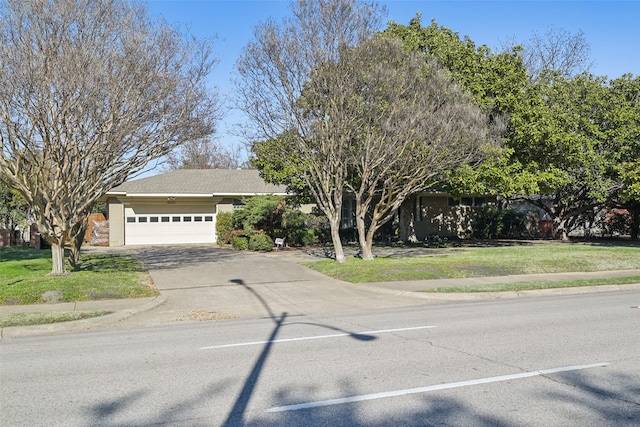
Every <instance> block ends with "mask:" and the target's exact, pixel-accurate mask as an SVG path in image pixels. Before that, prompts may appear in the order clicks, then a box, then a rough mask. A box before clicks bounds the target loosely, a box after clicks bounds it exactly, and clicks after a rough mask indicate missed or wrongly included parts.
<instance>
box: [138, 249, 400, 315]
mask: <svg viewBox="0 0 640 427" xmlns="http://www.w3.org/2000/svg"><path fill="white" fill-rule="evenodd" d="M133 254H134V255H135V256H136V257H137V258H139V259H140V260H141V261H142V262H143V263H144V264H145V266H146V268H147V269H148V271H149V273H150V274H151V277H152V278H153V281H154V282H155V285H156V286H157V287H158V290H159V291H160V292H161V293H162V294H163V295H164V296H165V298H166V302H165V303H164V304H162V305H160V306H158V307H157V308H155V309H153V310H151V311H150V312H148V313H143V314H141V315H138V316H135V317H134V318H133V319H132V320H131V321H135V322H139V323H141V324H142V325H143V326H144V325H151V324H162V323H166V322H176V321H197V320H222V319H230V318H264V317H277V316H280V315H282V313H287V314H288V315H304V314H312V313H326V312H334V311H337V310H339V311H344V310H349V309H362V308H369V309H373V308H390V307H397V306H401V305H407V303H408V300H407V299H405V298H401V299H397V298H390V297H389V295H381V294H379V293H376V292H372V291H370V290H367V289H366V288H365V287H362V286H358V285H351V284H348V283H345V282H341V281H338V280H335V279H331V278H328V277H326V276H324V275H322V274H320V273H318V272H315V271H313V270H310V269H308V268H306V267H304V266H301V265H299V264H298V263H296V262H294V261H291V260H289V259H287V258H286V257H278V256H267V255H262V254H259V253H254V252H239V251H235V250H232V249H226V248H220V247H217V246H213V245H199V246H153V247H144V248H143V247H139V248H135V249H133Z"/></svg>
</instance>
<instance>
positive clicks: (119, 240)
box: [102, 169, 496, 246]
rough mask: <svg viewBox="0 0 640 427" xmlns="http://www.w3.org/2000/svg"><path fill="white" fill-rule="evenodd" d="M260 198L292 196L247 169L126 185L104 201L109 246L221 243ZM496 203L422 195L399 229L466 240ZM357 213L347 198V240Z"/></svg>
mask: <svg viewBox="0 0 640 427" xmlns="http://www.w3.org/2000/svg"><path fill="white" fill-rule="evenodd" d="M257 195H278V196H287V195H288V194H287V192H286V187H285V186H282V185H273V184H268V183H265V182H264V180H263V179H262V178H261V177H260V175H259V172H258V171H257V170H247V169H236V170H227V169H180V170H176V171H173V172H168V173H165V174H161V175H156V176H152V177H149V178H143V179H138V180H135V181H130V182H125V183H124V184H122V185H120V186H118V187H116V188H114V189H112V190H111V191H109V192H108V193H107V194H106V195H105V196H104V197H103V198H102V200H103V201H106V202H107V218H108V221H109V246H125V245H151V244H183V243H215V242H216V226H215V224H216V215H217V214H218V213H220V212H229V211H233V210H234V209H238V208H241V207H242V205H243V203H244V202H243V200H244V199H245V198H246V197H251V196H257ZM495 202H496V198H495V197H489V196H468V197H462V198H460V199H457V200H455V199H453V198H451V197H449V195H448V194H446V193H443V192H437V191H436V192H430V193H421V194H418V195H415V196H413V197H412V198H411V199H410V200H409V201H408V203H405V205H403V208H402V210H401V214H400V221H399V225H400V228H401V229H402V228H403V227H404V228H405V229H406V230H407V233H409V234H413V235H414V236H415V237H416V238H417V239H418V240H424V239H425V238H426V237H428V236H431V235H436V234H437V235H440V236H442V237H466V236H468V235H469V234H470V232H471V224H472V220H473V217H474V212H475V211H477V210H478V209H479V208H481V207H483V206H485V205H491V204H495ZM310 209H311V205H309V206H304V207H302V210H303V211H307V212H308V211H310ZM354 212H355V200H353V198H352V197H351V198H350V197H346V199H345V203H344V205H343V209H342V224H341V226H342V227H341V228H342V229H343V230H345V236H346V235H348V234H349V231H350V232H351V233H354V235H353V236H352V237H355V221H354V218H355V217H354ZM408 222H410V224H408ZM389 226H391V223H390V224H389ZM409 228H410V229H411V230H410V231H409ZM389 234H390V232H389ZM401 234H402V233H401Z"/></svg>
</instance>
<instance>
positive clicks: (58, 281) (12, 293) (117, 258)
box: [0, 248, 157, 304]
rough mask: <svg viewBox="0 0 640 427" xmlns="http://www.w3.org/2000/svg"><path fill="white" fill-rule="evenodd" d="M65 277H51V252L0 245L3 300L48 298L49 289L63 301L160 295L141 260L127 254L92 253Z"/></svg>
mask: <svg viewBox="0 0 640 427" xmlns="http://www.w3.org/2000/svg"><path fill="white" fill-rule="evenodd" d="M81 261H82V262H81V265H80V266H79V267H78V268H77V269H75V270H71V269H70V271H71V273H70V274H68V275H66V276H62V277H51V276H48V274H49V273H50V272H51V252H50V251H49V250H35V249H28V248H1V249H0V304H37V303H44V302H46V301H45V299H44V298H43V294H44V293H45V292H47V291H52V292H54V293H56V292H57V293H61V296H60V298H59V301H60V302H71V301H88V300H101V299H119V298H139V297H147V296H154V295H157V291H156V290H154V289H152V288H151V287H149V286H148V285H147V284H146V282H148V280H147V274H146V272H145V271H144V268H143V266H142V264H141V263H140V262H139V261H138V260H136V259H134V258H132V257H128V256H123V255H117V254H90V255H83V256H82V257H81Z"/></svg>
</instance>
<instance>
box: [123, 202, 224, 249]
mask: <svg viewBox="0 0 640 427" xmlns="http://www.w3.org/2000/svg"><path fill="white" fill-rule="evenodd" d="M124 214H125V224H124V227H125V245H154V244H180V243H215V241H216V222H215V205H209V206H188V205H184V206H173V207H170V206H163V207H161V206H144V205H142V206H129V207H125V209H124Z"/></svg>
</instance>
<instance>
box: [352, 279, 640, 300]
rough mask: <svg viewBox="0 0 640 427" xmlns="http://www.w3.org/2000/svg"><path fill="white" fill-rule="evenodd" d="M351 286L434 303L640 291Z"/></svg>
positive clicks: (630, 287)
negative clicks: (461, 290)
mask: <svg viewBox="0 0 640 427" xmlns="http://www.w3.org/2000/svg"><path fill="white" fill-rule="evenodd" d="M349 285H351V286H362V287H366V288H367V289H369V290H371V291H372V292H376V293H381V294H386V295H390V296H401V297H409V298H420V299H426V300H432V301H475V300H499V299H514V298H523V297H542V296H555V295H579V294H589V293H603V292H614V291H640V283H630V284H626V285H597V286H579V287H570V288H552V289H535V290H526V291H502V292H466V293H458V292H457V293H440V292H428V291H406V290H398V289H385V288H381V287H377V286H375V285H374V284H372V283H361V284H353V283H349Z"/></svg>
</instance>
